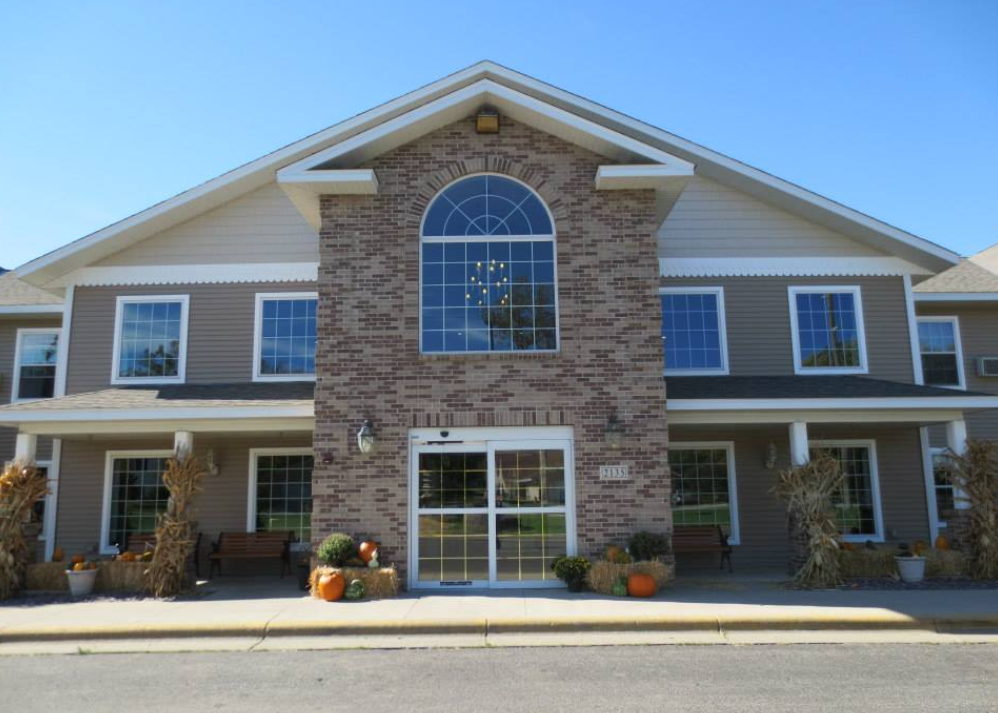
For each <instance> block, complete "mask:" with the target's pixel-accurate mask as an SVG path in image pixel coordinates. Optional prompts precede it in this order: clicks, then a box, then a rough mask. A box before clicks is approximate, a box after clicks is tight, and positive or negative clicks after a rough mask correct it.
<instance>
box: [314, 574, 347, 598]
mask: <svg viewBox="0 0 998 713" xmlns="http://www.w3.org/2000/svg"><path fill="white" fill-rule="evenodd" d="M346 587H347V583H346V580H345V579H343V574H342V573H340V572H330V573H328V574H324V575H322V576H321V577H319V596H320V597H322V598H323V599H325V600H326V601H327V602H335V601H337V600H338V599H342V598H343V590H345V589H346Z"/></svg>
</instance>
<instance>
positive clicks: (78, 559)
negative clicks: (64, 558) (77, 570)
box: [71, 555, 87, 564]
mask: <svg viewBox="0 0 998 713" xmlns="http://www.w3.org/2000/svg"><path fill="white" fill-rule="evenodd" d="M71 561H72V563H73V564H83V563H84V562H86V561H87V558H86V557H84V556H83V555H73V559H72V560H71Z"/></svg>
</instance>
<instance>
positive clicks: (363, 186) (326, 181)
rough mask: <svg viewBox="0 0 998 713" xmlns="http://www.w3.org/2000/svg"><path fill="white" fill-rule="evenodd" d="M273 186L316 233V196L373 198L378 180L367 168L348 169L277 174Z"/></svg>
mask: <svg viewBox="0 0 998 713" xmlns="http://www.w3.org/2000/svg"><path fill="white" fill-rule="evenodd" d="M277 183H278V185H279V186H280V187H281V189H282V190H283V191H284V192H285V193H286V194H287V196H288V198H290V199H291V202H292V203H294V204H295V207H296V208H297V209H298V212H299V213H301V214H302V217H304V218H305V220H307V221H308V222H309V224H310V225H311V226H312V228H313V229H315V231H316V232H318V231H319V226H320V224H321V217H320V215H319V196H321V195H322V194H323V193H326V194H330V195H355V196H359V195H374V194H376V193H377V192H378V177H377V176H376V175H375V174H374V171H372V170H371V169H369V168H349V169H341V170H324V171H318V170H313V171H278V172H277Z"/></svg>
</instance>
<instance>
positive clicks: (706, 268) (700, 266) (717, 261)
mask: <svg viewBox="0 0 998 713" xmlns="http://www.w3.org/2000/svg"><path fill="white" fill-rule="evenodd" d="M658 262H659V274H660V275H661V276H662V277H812V276H813V277H819V276H836V275H842V276H847V275H852V276H855V275H862V276H900V275H924V274H926V270H925V268H922V267H919V266H918V265H914V264H912V263H910V262H907V261H906V260H902V259H901V258H898V257H887V256H884V257H715V258H698V257H662V258H659V260H658Z"/></svg>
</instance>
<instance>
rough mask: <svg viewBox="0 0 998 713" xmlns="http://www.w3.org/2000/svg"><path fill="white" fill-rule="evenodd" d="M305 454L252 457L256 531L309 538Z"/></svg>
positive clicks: (308, 477)
mask: <svg viewBox="0 0 998 713" xmlns="http://www.w3.org/2000/svg"><path fill="white" fill-rule="evenodd" d="M313 464H314V461H313V457H312V456H311V455H309V454H295V453H287V454H268V455H258V456H257V458H256V531H257V532H288V531H290V532H293V533H294V535H295V537H296V538H297V539H298V541H299V542H310V541H311V539H312V467H313Z"/></svg>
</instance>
